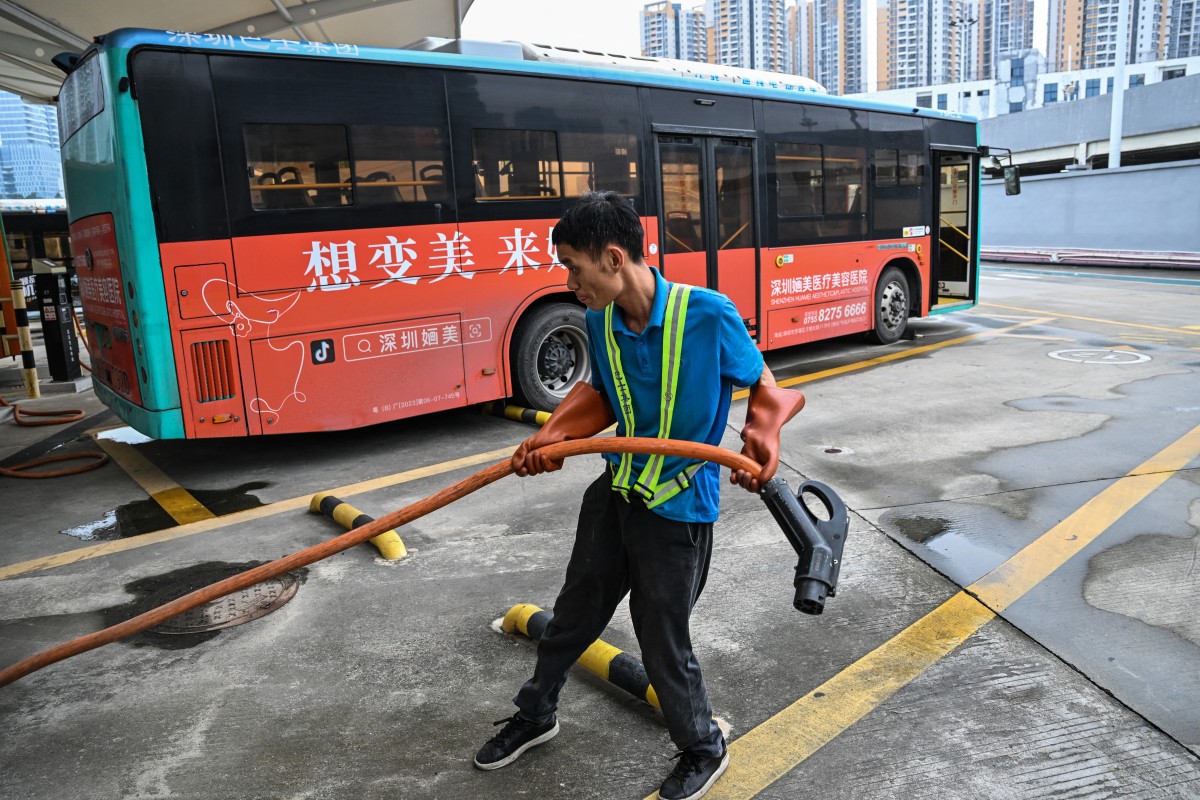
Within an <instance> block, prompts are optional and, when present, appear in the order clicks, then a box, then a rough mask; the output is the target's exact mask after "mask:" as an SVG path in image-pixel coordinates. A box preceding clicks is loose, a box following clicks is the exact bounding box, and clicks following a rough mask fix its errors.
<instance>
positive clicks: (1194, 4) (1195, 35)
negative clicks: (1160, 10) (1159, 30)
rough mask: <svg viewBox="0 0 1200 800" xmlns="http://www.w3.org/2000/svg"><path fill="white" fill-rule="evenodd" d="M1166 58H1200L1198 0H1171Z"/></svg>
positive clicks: (1199, 3) (1199, 8) (1199, 13)
mask: <svg viewBox="0 0 1200 800" xmlns="http://www.w3.org/2000/svg"><path fill="white" fill-rule="evenodd" d="M1169 18H1170V35H1169V37H1168V39H1167V58H1188V57H1190V56H1200V0H1171V7H1170V13H1169Z"/></svg>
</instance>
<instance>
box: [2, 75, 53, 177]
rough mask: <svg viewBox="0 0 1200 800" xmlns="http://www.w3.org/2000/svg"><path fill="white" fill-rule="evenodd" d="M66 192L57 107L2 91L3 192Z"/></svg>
mask: <svg viewBox="0 0 1200 800" xmlns="http://www.w3.org/2000/svg"><path fill="white" fill-rule="evenodd" d="M62 192H63V181H62V165H61V162H60V160H59V151H58V116H57V113H56V112H55V110H54V108H52V107H51V106H41V105H33V104H32V103H26V102H25V101H24V100H22V99H21V98H19V97H17V96H16V95H14V94H9V93H8V92H0V196H3V197H6V198H25V197H31V196H32V197H43V198H54V197H62Z"/></svg>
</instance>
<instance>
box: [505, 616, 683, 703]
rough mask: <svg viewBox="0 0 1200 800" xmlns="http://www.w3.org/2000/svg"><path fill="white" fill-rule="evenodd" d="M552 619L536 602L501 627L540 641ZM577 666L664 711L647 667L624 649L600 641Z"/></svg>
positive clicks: (588, 650) (506, 618)
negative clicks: (651, 682)
mask: <svg viewBox="0 0 1200 800" xmlns="http://www.w3.org/2000/svg"><path fill="white" fill-rule="evenodd" d="M550 618H551V614H550V612H549V611H544V610H542V609H541V608H538V607H537V606H535V605H533V604H532V603H518V604H517V605H515V606H513V607H512V608H510V609H509V610H508V613H507V614H505V615H504V619H503V621H502V622H501V623H500V627H501V629H502V630H503V631H504V632H505V633H521V634H524V635H525V636H528V637H529V638H530V639H533V640H534V641H535V642H536V641H540V640H541V638H542V636H543V635H544V634H545V633H546V626H547V625H549V624H550ZM576 663H578V664H579V666H581V667H583V668H584V669H586V670H587V671H588V672H590V673H592V674H593V675H595V676H597V677H599V678H602V679H604V680H605V681H608V682H609V683H611V684H612V685H613V686H616V687H617V688H618V689H622V690H624V691H626V692H628V693H629V694H631V695H633V696H634V697H636V698H638V699H639V700H643V701H645V702H647V703H649V704H650V705H652V706H654V707H655V708H660V709H661V706H659V704H658V695H657V694H655V692H654V687H653V686H651V685H650V678H649V677H647V675H646V667H645V666H643V665H642V662H641V661H639V660H638V659H636V658H634V657H633V656H631V655H629V654H628V653H626V652H624V651H623V650H620V649H619V648H616V647H613V646H612V645H611V644H608V643H607V642H605V641H603V640H602V639H597V640H596V641H594V642H592V644H591V646H589V647H588V649H587V650H585V651H584V653H583V655H582V656H580V657H579V661H578V662H576Z"/></svg>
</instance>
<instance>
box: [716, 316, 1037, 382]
mask: <svg viewBox="0 0 1200 800" xmlns="http://www.w3.org/2000/svg"><path fill="white" fill-rule="evenodd" d="M1053 321H1054V317H1038V318H1036V319H1028V320H1025V321H1023V322H1018V323H1017V324H1016V325H1010V326H1009V327H1007V328H997V329H996V330H994V331H981V332H980V333H972V334H970V335H968V336H958V337H956V338H954V339H946V340H945V341H941V342H934V343H933V344H923V345H919V346H917V347H909V348H907V349H904V350H897V351H896V352H894V353H888V354H887V355H885V356H879V357H877V358H868V359H867V360H865V361H855V362H854V363H853V364H846V365H844V366H841V367H833V368H831V369H823V370H821V371H820V372H814V373H812V374H810V375H799V376H797V377H795V378H785V379H783V380H781V381H779V385H780V386H783V387H785V388H786V387H789V386H798V385H799V384H802V383H811V382H812V381H819V380H821V379H823V378H831V377H833V376H834V375H844V374H846V373H847V372H857V371H858V370H860V369H866V368H868V367H875V366H878V365H880V364H886V363H888V362H890V361H899V360H900V359H902V358H908V357H910V356H916V355H920V354H921V353H928V352H930V351H932V350H940V349H941V348H943V347H951V346H953V345H956V344H963V343H964V342H970V341H974V340H976V339H988V338H991V337H995V336H1003V335H1005V334H1007V333H1008V332H1009V331H1015V330H1017V329H1018V328H1025V327H1028V326H1030V325H1041V324H1042V323H1045V322H1053ZM749 396H750V390H749V389H741V390H739V391H736V392H734V393H733V399H734V400H744V399H746V398H747V397H749Z"/></svg>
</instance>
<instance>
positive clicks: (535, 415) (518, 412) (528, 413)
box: [483, 401, 550, 425]
mask: <svg viewBox="0 0 1200 800" xmlns="http://www.w3.org/2000/svg"><path fill="white" fill-rule="evenodd" d="M483 413H485V414H491V415H492V416H493V417H505V418H506V419H511V420H513V421H514V422H527V423H529V424H530V425H545V424H546V420H548V419H550V412H549V411H538V410H536V409H533V408H523V407H521V406H514V405H510V404H507V403H503V402H500V401H497V402H494V403H484V404H483Z"/></svg>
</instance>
